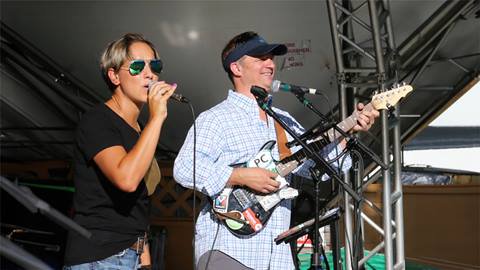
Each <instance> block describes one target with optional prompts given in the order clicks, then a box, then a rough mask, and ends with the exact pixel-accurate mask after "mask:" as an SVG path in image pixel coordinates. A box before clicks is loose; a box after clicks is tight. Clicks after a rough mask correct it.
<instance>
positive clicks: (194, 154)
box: [187, 102, 197, 269]
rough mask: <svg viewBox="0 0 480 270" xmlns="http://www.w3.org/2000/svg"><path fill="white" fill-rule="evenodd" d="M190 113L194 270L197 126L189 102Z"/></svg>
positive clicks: (194, 266) (194, 264)
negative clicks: (191, 126)
mask: <svg viewBox="0 0 480 270" xmlns="http://www.w3.org/2000/svg"><path fill="white" fill-rule="evenodd" d="M187 104H188V106H189V108H190V111H191V112H192V119H193V170H192V171H193V178H192V180H193V213H192V223H193V243H192V247H193V269H195V268H196V263H195V235H196V233H195V228H196V215H197V207H196V201H197V185H196V170H195V169H196V167H197V166H196V164H197V163H196V152H197V151H196V150H197V125H196V121H195V120H196V116H195V110H194V109H193V106H192V104H191V103H190V102H188V103H187Z"/></svg>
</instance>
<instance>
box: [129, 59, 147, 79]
mask: <svg viewBox="0 0 480 270" xmlns="http://www.w3.org/2000/svg"><path fill="white" fill-rule="evenodd" d="M144 67H145V61H143V60H134V61H132V63H131V64H130V74H132V75H138V74H140V72H142V70H143V68H144Z"/></svg>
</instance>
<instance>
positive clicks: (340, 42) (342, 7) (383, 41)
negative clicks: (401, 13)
mask: <svg viewBox="0 0 480 270" xmlns="http://www.w3.org/2000/svg"><path fill="white" fill-rule="evenodd" d="M354 3H355V4H357V7H354V6H353V4H354ZM387 4H388V3H387V2H385V1H383V2H382V1H375V0H366V1H364V2H362V3H359V2H358V1H350V0H343V1H342V2H341V4H340V2H339V1H335V0H328V1H327V9H328V14H329V22H330V29H331V36H332V42H333V48H334V55H335V63H336V67H337V83H338V89H339V106H340V117H341V118H342V119H343V118H345V117H347V116H348V110H347V108H348V107H347V104H352V102H349V101H353V100H354V99H355V97H354V94H356V91H357V90H359V89H363V90H364V91H368V90H369V89H368V88H369V86H370V85H372V82H371V81H370V79H371V78H372V75H375V76H376V78H377V81H376V83H374V85H376V86H377V89H378V90H382V91H383V90H385V88H386V83H387V81H396V80H397V77H395V78H393V77H392V76H391V75H392V74H397V72H396V70H395V69H396V67H397V65H396V62H395V60H396V48H395V42H394V36H393V31H392V22H391V17H390V12H389V11H388V10H387V8H386V5H387ZM362 9H363V12H364V13H363V14H368V15H367V16H368V17H369V18H368V20H366V19H363V18H361V14H360V15H357V14H358V13H360V12H361V11H362ZM364 9H367V11H366V12H365V10H364ZM337 12H338V13H340V14H341V15H340V16H339V15H338V14H337ZM366 21H369V22H370V25H368V23H366ZM355 23H357V24H358V25H360V26H361V27H360V28H358V27H357V28H355V27H353V24H355ZM357 29H362V30H363V31H367V32H370V36H369V37H368V39H369V40H370V42H367V43H365V42H357V41H356V40H355V34H356V32H355V31H356V30H357ZM381 29H385V33H382V32H381ZM359 36H361V35H359ZM361 44H362V45H361ZM365 44H367V45H370V47H365ZM352 54H354V56H352ZM387 54H388V55H387ZM386 57H389V58H388V60H390V61H385V58H386ZM367 63H368V65H366V64H367ZM392 71H393V72H392ZM349 91H351V93H353V94H352V95H351V96H352V97H351V99H350V100H347V94H348V93H350V92H349ZM353 109H354V108H352V110H353ZM398 111H399V110H398V107H397V108H396V110H395V112H396V114H395V115H396V116H397V117H398ZM398 122H399V121H397V123H398ZM380 124H381V136H382V147H381V152H382V157H383V162H384V163H385V164H387V165H389V164H390V162H392V163H393V165H394V174H393V177H394V181H393V182H394V191H395V192H394V193H393V194H395V196H396V200H393V199H392V192H391V185H392V179H391V177H392V175H391V173H390V166H388V168H386V169H383V170H382V174H383V181H382V182H383V188H382V193H383V194H382V199H383V203H382V213H383V232H382V235H383V241H381V243H380V245H379V246H381V247H382V248H383V252H384V254H385V269H389V270H390V269H394V266H395V268H397V267H400V268H403V267H404V265H405V259H404V243H403V241H404V237H403V207H402V204H403V199H402V196H403V193H402V188H401V179H400V171H401V162H400V158H401V155H400V127H399V124H397V125H396V126H394V127H393V138H392V140H393V141H392V142H390V136H389V132H390V129H389V126H388V112H385V111H382V112H381V116H380ZM391 144H393V158H391V154H390V149H391ZM391 160H392V161H391ZM352 177H354V175H352V176H350V175H347V176H346V179H345V181H346V182H347V183H349V184H350V183H355V182H357V183H358V182H359V183H362V181H363V179H351V178H352ZM359 177H361V176H357V178H359ZM359 190H363V189H359ZM392 202H394V205H395V216H392ZM343 204H344V205H345V218H344V226H345V238H346V241H345V263H346V264H345V265H346V269H358V267H359V266H360V265H361V264H363V262H364V261H365V260H363V259H362V258H361V256H363V247H360V251H361V252H360V253H356V254H361V256H354V257H352V253H353V252H358V250H354V248H356V249H358V247H355V246H354V243H353V241H352V240H353V239H358V237H359V236H357V235H354V233H353V232H356V233H362V231H363V228H361V229H360V230H359V228H358V226H362V223H363V219H362V220H355V222H354V221H353V216H352V209H351V208H350V207H349V205H350V204H351V198H350V196H348V194H344V203H343ZM354 205H355V204H354ZM353 211H355V208H354V209H353ZM357 216H359V217H360V218H362V217H366V215H365V214H364V213H362V215H356V216H355V217H357ZM368 220H370V219H368ZM392 223H394V224H397V226H395V229H396V231H395V232H393V230H392ZM354 225H355V226H354ZM394 235H395V240H396V246H395V251H396V253H395V255H396V263H395V258H394V254H393V249H394V248H393V239H394V237H393V236H394ZM379 251H381V248H376V249H375V250H373V251H372V253H376V252H379ZM371 256H373V254H371Z"/></svg>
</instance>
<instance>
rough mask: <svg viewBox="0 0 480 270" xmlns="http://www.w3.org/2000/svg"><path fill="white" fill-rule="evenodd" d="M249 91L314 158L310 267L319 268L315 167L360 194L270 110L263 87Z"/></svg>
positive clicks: (353, 193)
mask: <svg viewBox="0 0 480 270" xmlns="http://www.w3.org/2000/svg"><path fill="white" fill-rule="evenodd" d="M250 92H251V93H252V94H253V95H254V96H255V99H256V100H257V103H258V105H259V107H260V108H261V109H262V110H264V111H265V112H266V113H267V114H268V115H269V116H271V117H272V118H273V119H275V121H277V122H278V123H279V124H280V125H281V126H282V127H283V128H284V129H285V131H286V132H288V133H289V134H290V135H291V136H292V138H293V139H294V140H295V141H296V142H298V144H300V145H301V146H302V147H303V149H304V152H305V153H306V156H307V157H308V158H310V159H312V160H314V162H315V164H316V166H315V167H313V168H310V173H311V174H312V178H313V179H314V181H315V196H316V198H317V199H316V201H315V211H316V212H315V220H314V239H312V242H313V243H315V244H314V246H313V247H314V252H313V262H312V266H311V267H312V269H321V262H320V260H319V255H320V249H319V247H318V245H317V244H316V243H317V242H318V240H319V237H318V230H319V220H318V219H319V217H318V212H319V210H320V209H319V202H318V198H319V196H320V188H319V182H320V176H321V175H322V173H321V172H320V170H319V169H318V168H317V167H320V168H321V169H322V170H323V171H324V172H325V173H326V174H327V175H328V176H330V177H331V178H333V179H335V181H337V183H339V184H340V185H341V186H342V187H343V188H344V190H345V191H347V192H348V193H349V194H350V196H352V198H354V199H355V200H357V201H361V200H362V199H361V198H360V196H359V195H358V194H357V193H356V192H355V191H354V190H353V189H352V188H351V187H350V186H348V185H347V184H346V183H345V182H344V181H342V180H341V179H340V177H339V176H338V174H337V172H336V171H335V170H334V169H333V168H332V166H331V165H330V164H328V162H327V161H325V159H323V158H322V157H321V156H320V155H319V154H318V153H317V152H315V151H313V150H312V149H311V148H310V147H309V146H308V145H307V144H306V143H305V142H304V141H303V140H301V139H300V138H299V137H298V136H297V134H295V132H293V130H291V129H290V128H289V127H288V126H287V125H286V124H285V123H283V121H281V120H280V118H279V117H278V115H277V114H276V113H275V112H274V111H273V110H272V108H271V106H270V105H269V104H268V101H267V98H268V97H269V95H268V93H267V92H266V91H265V89H263V88H261V87H258V86H252V88H251V89H250Z"/></svg>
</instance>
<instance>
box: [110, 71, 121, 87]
mask: <svg viewBox="0 0 480 270" xmlns="http://www.w3.org/2000/svg"><path fill="white" fill-rule="evenodd" d="M107 74H108V78H109V79H110V81H111V82H112V84H113V85H115V86H118V85H119V84H120V78H119V77H118V73H117V72H115V70H114V69H113V68H109V69H108V71H107Z"/></svg>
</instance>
